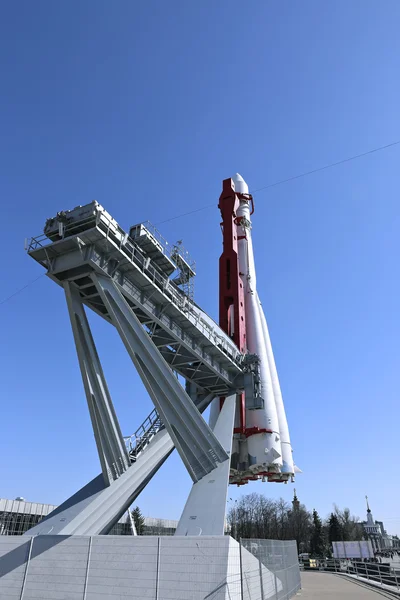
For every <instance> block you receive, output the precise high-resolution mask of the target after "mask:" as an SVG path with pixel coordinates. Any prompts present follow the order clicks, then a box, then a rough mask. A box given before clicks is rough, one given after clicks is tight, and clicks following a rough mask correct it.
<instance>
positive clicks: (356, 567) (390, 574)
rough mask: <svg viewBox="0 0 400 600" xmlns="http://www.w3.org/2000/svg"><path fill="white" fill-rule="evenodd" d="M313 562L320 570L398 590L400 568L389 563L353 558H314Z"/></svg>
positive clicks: (399, 585) (399, 588) (399, 589)
mask: <svg viewBox="0 0 400 600" xmlns="http://www.w3.org/2000/svg"><path fill="white" fill-rule="evenodd" d="M315 562H316V567H315V569H318V570H320V571H330V572H334V573H341V574H344V575H351V576H352V577H355V578H356V579H360V581H362V580H364V581H365V580H367V581H369V582H371V583H374V584H378V585H379V586H381V587H382V588H384V589H392V590H396V591H398V592H399V591H400V569H399V570H396V569H395V568H393V567H392V565H391V564H390V563H379V562H373V561H364V562H363V561H361V560H354V559H331V560H316V561H315Z"/></svg>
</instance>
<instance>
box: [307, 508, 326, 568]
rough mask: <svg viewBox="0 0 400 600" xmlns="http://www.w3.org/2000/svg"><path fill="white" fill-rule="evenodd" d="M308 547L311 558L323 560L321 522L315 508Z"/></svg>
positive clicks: (324, 551) (323, 543) (324, 553)
mask: <svg viewBox="0 0 400 600" xmlns="http://www.w3.org/2000/svg"><path fill="white" fill-rule="evenodd" d="M310 546H311V548H310V549H311V556H312V557H313V558H324V557H325V556H326V542H325V535H324V530H323V527H322V521H321V519H320V516H319V514H318V513H317V511H316V510H315V508H314V510H313V514H312V525H311V540H310Z"/></svg>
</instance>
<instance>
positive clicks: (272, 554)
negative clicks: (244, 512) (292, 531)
mask: <svg viewBox="0 0 400 600" xmlns="http://www.w3.org/2000/svg"><path fill="white" fill-rule="evenodd" d="M240 550H241V554H242V561H241V562H242V571H241V572H242V579H243V586H242V587H243V591H242V598H243V600H257V599H258V598H260V600H264V599H265V600H266V599H267V598H272V599H274V600H289V598H292V596H294V595H295V594H296V592H298V590H299V589H300V588H301V582H300V570H299V560H298V555H297V544H296V542H295V541H286V540H285V541H281V540H258V539H241V540H240ZM243 550H244V551H246V552H248V553H250V554H251V555H252V556H253V557H254V558H255V559H257V561H258V566H259V573H258V575H257V574H256V573H255V572H254V570H253V571H252V572H250V571H249V569H248V568H247V560H246V559H244V552H243ZM252 564H254V563H252ZM257 579H259V580H260V586H259V587H260V590H259V591H260V594H259V595H257V592H253V594H252V593H251V591H252V590H253V588H254V585H253V586H252V585H251V584H250V582H253V584H254V580H256V581H257Z"/></svg>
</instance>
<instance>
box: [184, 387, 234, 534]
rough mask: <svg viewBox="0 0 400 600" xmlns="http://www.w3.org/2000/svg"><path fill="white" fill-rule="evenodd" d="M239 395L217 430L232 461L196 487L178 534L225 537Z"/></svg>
mask: <svg viewBox="0 0 400 600" xmlns="http://www.w3.org/2000/svg"><path fill="white" fill-rule="evenodd" d="M235 408H236V395H232V396H229V397H228V398H226V399H225V402H224V405H223V407H222V409H221V412H220V413H219V416H218V419H217V422H216V424H215V427H214V433H215V436H216V437H217V438H218V440H219V441H220V442H221V444H222V445H223V447H224V448H225V451H226V453H227V454H228V456H229V458H227V459H226V460H225V461H224V462H222V463H220V464H219V465H218V466H217V467H216V468H215V469H214V470H213V471H211V472H210V473H208V474H207V475H206V476H205V477H203V478H202V479H201V480H200V481H197V482H196V483H194V484H193V486H192V489H191V492H190V494H189V497H188V499H187V502H186V505H185V508H184V509H183V513H182V516H181V518H180V520H179V523H178V527H177V529H176V532H175V535H224V529H225V513H226V499H227V495H228V485H229V471H230V454H231V449H232V431H233V423H234V418H235Z"/></svg>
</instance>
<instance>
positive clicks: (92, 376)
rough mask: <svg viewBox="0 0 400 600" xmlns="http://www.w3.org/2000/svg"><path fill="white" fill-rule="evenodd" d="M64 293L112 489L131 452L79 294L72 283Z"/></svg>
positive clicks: (106, 479)
mask: <svg viewBox="0 0 400 600" xmlns="http://www.w3.org/2000/svg"><path fill="white" fill-rule="evenodd" d="M64 290H65V296H66V299H67V306H68V312H69V317H70V320H71V326H72V331H73V334H74V340H75V346H76V351H77V354H78V359H79V366H80V369H81V374H82V380H83V385H84V388H85V393H86V400H87V403H88V407H89V413H90V418H91V421H92V426H93V432H94V437H95V440H96V445H97V451H98V453H99V458H100V464H101V468H102V472H103V478H104V482H105V484H106V485H110V484H111V482H112V481H114V480H115V479H118V477H120V476H121V475H122V474H123V473H124V472H125V471H126V470H127V469H128V467H129V466H130V461H129V457H128V452H127V450H126V447H125V442H124V439H123V436H122V433H121V429H120V427H119V423H118V419H117V416H116V414H115V410H114V406H113V403H112V400H111V396H110V392H109V391H108V387H107V383H106V380H105V377H104V373H103V369H102V367H101V363H100V359H99V356H98V354H97V350H96V346H95V343H94V340H93V337H92V333H91V331H90V326H89V322H88V320H87V317H86V313H85V309H84V307H83V304H82V299H81V297H80V295H79V291H78V289H77V288H76V287H75V286H74V285H73V284H72V283H70V282H69V281H66V282H65V283H64Z"/></svg>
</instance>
